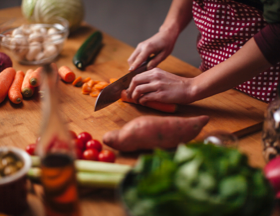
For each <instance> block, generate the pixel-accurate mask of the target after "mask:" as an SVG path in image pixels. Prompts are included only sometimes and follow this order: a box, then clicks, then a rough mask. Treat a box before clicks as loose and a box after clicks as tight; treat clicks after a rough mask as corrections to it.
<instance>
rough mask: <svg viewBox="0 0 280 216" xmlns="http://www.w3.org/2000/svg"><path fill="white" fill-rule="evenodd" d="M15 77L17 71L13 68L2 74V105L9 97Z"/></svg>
mask: <svg viewBox="0 0 280 216" xmlns="http://www.w3.org/2000/svg"><path fill="white" fill-rule="evenodd" d="M15 75H16V71H15V69H14V68H12V67H8V68H6V69H5V70H3V71H2V72H1V73H0V103H2V102H3V100H5V98H6V96H7V95H8V92H9V89H10V86H11V85H12V83H13V80H14V78H15Z"/></svg>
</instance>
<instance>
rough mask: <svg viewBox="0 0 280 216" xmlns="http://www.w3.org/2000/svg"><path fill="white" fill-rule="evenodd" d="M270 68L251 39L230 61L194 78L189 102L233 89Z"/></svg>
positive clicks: (190, 87) (190, 88)
mask: <svg viewBox="0 0 280 216" xmlns="http://www.w3.org/2000/svg"><path fill="white" fill-rule="evenodd" d="M270 66H271V65H270V63H269V62H268V61H267V60H266V59H265V57H264V55H263V54H262V52H261V51H260V49H259V47H258V46H257V44H256V42H255V40H254V39H253V38H251V39H250V40H249V41H248V42H247V43H246V44H245V45H244V46H243V47H242V48H241V49H240V50H239V51H237V52H236V53H235V54H234V55H233V56H231V57H230V58H229V59H227V60H226V61H224V62H222V63H220V64H218V65H216V66H215V67H213V68H211V69H209V70H208V71H206V72H204V73H202V74H200V75H199V76H197V77H195V78H193V79H192V81H191V84H190V86H189V88H188V90H189V91H191V97H190V98H191V99H187V100H190V101H189V102H193V101H196V100H200V99H203V98H206V97H209V96H212V95H214V94H217V93H220V92H223V91H226V90H228V89H231V88H233V87H235V86H237V85H239V84H241V83H243V82H245V81H247V80H249V79H251V78H253V77H254V76H257V75H258V74H259V73H261V72H263V71H264V70H265V69H267V68H268V67H270Z"/></svg>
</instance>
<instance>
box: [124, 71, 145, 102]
mask: <svg viewBox="0 0 280 216" xmlns="http://www.w3.org/2000/svg"><path fill="white" fill-rule="evenodd" d="M149 82H150V78H149V77H148V75H147V72H143V73H141V74H138V75H136V76H135V77H133V79H132V80H131V82H130V84H129V87H128V88H127V90H126V92H127V97H128V98H132V93H133V92H134V90H135V88H136V87H137V86H138V85H143V84H146V83H149Z"/></svg>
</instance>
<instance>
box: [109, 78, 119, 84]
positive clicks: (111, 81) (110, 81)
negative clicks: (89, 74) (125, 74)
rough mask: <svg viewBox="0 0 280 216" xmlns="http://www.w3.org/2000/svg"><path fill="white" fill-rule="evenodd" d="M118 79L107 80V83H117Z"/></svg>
mask: <svg viewBox="0 0 280 216" xmlns="http://www.w3.org/2000/svg"><path fill="white" fill-rule="evenodd" d="M117 80H118V79H116V78H111V79H110V80H109V83H113V82H115V81H117Z"/></svg>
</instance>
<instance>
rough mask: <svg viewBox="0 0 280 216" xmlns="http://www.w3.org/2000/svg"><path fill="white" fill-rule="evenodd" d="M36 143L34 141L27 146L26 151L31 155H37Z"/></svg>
mask: <svg viewBox="0 0 280 216" xmlns="http://www.w3.org/2000/svg"><path fill="white" fill-rule="evenodd" d="M35 148H36V144H35V143H32V144H29V145H28V146H26V148H25V151H26V152H27V153H28V154H30V155H35Z"/></svg>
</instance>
